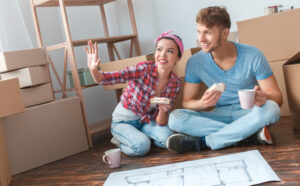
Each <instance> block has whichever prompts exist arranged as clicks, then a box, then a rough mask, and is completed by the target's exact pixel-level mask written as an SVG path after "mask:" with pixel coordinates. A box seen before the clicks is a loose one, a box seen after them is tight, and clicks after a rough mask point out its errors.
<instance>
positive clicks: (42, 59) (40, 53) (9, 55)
mask: <svg viewBox="0 0 300 186" xmlns="http://www.w3.org/2000/svg"><path fill="white" fill-rule="evenodd" d="M47 63H48V62H47V58H46V55H45V53H44V49H43V48H35V49H29V50H19V51H9V52H0V72H6V71H11V70H16V69H20V68H24V67H31V66H38V65H44V64H47Z"/></svg>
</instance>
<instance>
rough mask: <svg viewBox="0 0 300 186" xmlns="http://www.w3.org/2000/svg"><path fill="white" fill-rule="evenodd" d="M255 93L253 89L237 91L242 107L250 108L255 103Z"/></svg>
mask: <svg viewBox="0 0 300 186" xmlns="http://www.w3.org/2000/svg"><path fill="white" fill-rule="evenodd" d="M255 93H256V91H255V90H253V89H242V90H239V91H238V94H239V98H240V103H241V107H242V109H250V108H252V107H253V106H254V104H255Z"/></svg>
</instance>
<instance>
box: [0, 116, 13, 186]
mask: <svg viewBox="0 0 300 186" xmlns="http://www.w3.org/2000/svg"><path fill="white" fill-rule="evenodd" d="M10 182H11V173H10V166H9V162H8V157H7V150H6V143H5V139H4V133H3V127H2V123H1V119H0V185H1V186H8V185H9V184H10Z"/></svg>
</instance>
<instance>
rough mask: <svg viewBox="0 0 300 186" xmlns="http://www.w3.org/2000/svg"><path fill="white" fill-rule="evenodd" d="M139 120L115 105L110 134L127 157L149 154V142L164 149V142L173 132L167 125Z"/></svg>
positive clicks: (130, 112)
mask: <svg viewBox="0 0 300 186" xmlns="http://www.w3.org/2000/svg"><path fill="white" fill-rule="evenodd" d="M140 119H141V118H140V117H139V116H138V115H136V114H135V113H133V112H132V111H130V110H128V109H126V108H124V107H123V106H122V104H121V103H119V104H118V105H117V107H116V108H115V110H114V112H113V115H112V125H111V133H112V135H113V136H114V137H115V138H116V139H117V140H118V141H119V142H120V149H121V151H122V152H124V153H125V154H127V155H129V156H142V155H145V154H147V153H148V152H149V150H150V146H151V141H150V138H151V139H153V140H154V144H155V145H156V146H158V147H160V148H166V141H167V139H168V137H169V136H171V135H172V134H173V132H172V131H171V130H170V129H169V127H168V126H167V125H165V126H159V125H156V123H155V121H151V123H150V124H147V123H141V120H140Z"/></svg>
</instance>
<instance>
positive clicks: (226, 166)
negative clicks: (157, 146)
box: [125, 160, 252, 186]
mask: <svg viewBox="0 0 300 186" xmlns="http://www.w3.org/2000/svg"><path fill="white" fill-rule="evenodd" d="M207 174H210V175H211V176H213V177H214V179H211V178H212V177H210V178H209V180H207V176H206V175H207ZM228 178H230V179H228ZM125 179H126V181H127V183H128V184H129V185H132V186H144V185H145V186H146V185H149V186H150V185H157V184H156V183H161V184H162V183H170V182H172V183H173V184H174V186H189V185H199V186H200V185H215V186H222V185H226V184H231V183H235V184H237V183H244V182H249V181H251V180H252V178H251V176H250V174H249V173H248V170H247V165H246V163H245V161H244V160H235V161H229V162H224V163H209V164H199V165H194V166H190V167H182V168H176V169H167V170H158V171H156V172H153V173H143V174H137V175H132V176H127V177H126V178H125Z"/></svg>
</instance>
